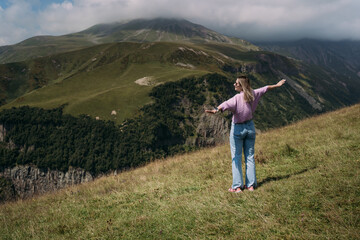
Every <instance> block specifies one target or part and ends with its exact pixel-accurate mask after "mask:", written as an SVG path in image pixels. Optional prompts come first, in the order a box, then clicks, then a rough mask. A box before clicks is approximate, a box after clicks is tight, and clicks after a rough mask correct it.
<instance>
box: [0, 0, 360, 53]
mask: <svg viewBox="0 0 360 240" xmlns="http://www.w3.org/2000/svg"><path fill="white" fill-rule="evenodd" d="M155 17H171V18H184V19H187V20H189V21H191V22H194V23H197V24H200V25H203V26H205V27H207V28H210V29H212V30H215V31H217V32H220V33H223V34H226V35H230V36H236V37H239V38H243V39H246V40H249V41H268V40H296V39H301V38H315V39H329V40H343V39H352V40H360V0H0V46H2V45H9V44H15V43H18V42H20V41H22V40H25V39H27V38H29V37H32V36H37V35H55V36H57V35H63V34H67V33H73V32H78V31H81V30H84V29H86V28H88V27H90V26H93V25H95V24H98V23H108V22H116V21H122V20H131V19H135V18H155Z"/></svg>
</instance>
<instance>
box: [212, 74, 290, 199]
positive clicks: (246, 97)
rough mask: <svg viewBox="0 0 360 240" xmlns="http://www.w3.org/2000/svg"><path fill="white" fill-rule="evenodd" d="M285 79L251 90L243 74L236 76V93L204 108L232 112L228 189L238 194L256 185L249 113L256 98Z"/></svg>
mask: <svg viewBox="0 0 360 240" xmlns="http://www.w3.org/2000/svg"><path fill="white" fill-rule="evenodd" d="M285 82H286V80H285V79H282V80H280V81H279V82H278V83H277V84H275V85H269V86H265V87H262V88H258V89H255V90H253V89H252V88H251V86H250V81H249V79H248V78H247V77H246V76H240V77H238V78H237V79H236V82H235V84H234V87H235V91H237V92H239V94H236V95H235V96H234V97H232V98H230V99H229V100H227V101H225V102H223V103H222V104H220V105H219V106H218V107H217V108H215V109H213V110H206V111H205V112H207V113H217V112H218V111H221V112H223V111H226V110H229V111H231V112H232V113H233V117H232V124H231V131H230V150H231V158H232V175H233V184H232V186H231V188H230V189H229V192H235V193H239V192H242V189H244V188H246V189H248V190H250V191H254V188H255V187H256V174H255V159H254V146H255V126H254V122H253V120H252V118H253V114H254V112H255V109H256V107H257V104H258V103H259V100H260V98H261V96H262V95H264V93H266V92H267V91H268V90H271V89H274V88H277V87H280V86H282V85H283V84H284V83H285ZM243 149H244V154H245V166H246V167H245V173H246V175H245V186H244V184H243V174H242V169H241V158H242V151H243Z"/></svg>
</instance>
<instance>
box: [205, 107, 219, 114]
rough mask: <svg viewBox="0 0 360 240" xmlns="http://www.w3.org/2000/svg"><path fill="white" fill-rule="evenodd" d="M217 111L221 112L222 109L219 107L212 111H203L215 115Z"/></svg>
mask: <svg viewBox="0 0 360 240" xmlns="http://www.w3.org/2000/svg"><path fill="white" fill-rule="evenodd" d="M218 111H221V112H222V108H221V107H220V106H219V107H217V108H215V109H212V110H205V112H207V113H217V112H218Z"/></svg>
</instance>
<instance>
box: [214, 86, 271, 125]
mask: <svg viewBox="0 0 360 240" xmlns="http://www.w3.org/2000/svg"><path fill="white" fill-rule="evenodd" d="M267 90H268V86H265V87H262V88H258V89H255V90H254V101H252V102H248V103H247V102H245V100H244V92H240V93H239V94H236V95H235V96H234V97H232V98H230V99H229V100H227V101H225V102H223V103H222V104H220V105H219V108H221V109H222V110H223V111H225V110H229V111H231V112H232V113H233V117H232V122H233V123H242V122H245V121H248V120H250V119H252V118H253V113H254V112H255V109H256V107H257V105H258V103H259V100H260V97H261V96H262V95H264V93H266V92H267Z"/></svg>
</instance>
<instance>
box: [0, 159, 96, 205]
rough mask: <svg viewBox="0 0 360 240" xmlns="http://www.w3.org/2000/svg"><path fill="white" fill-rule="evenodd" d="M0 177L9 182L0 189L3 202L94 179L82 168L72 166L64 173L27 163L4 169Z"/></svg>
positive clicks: (0, 198) (0, 199) (0, 197)
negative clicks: (42, 168)
mask: <svg viewBox="0 0 360 240" xmlns="http://www.w3.org/2000/svg"><path fill="white" fill-rule="evenodd" d="M0 179H3V182H7V184H3V185H4V186H2V189H0V190H1V191H0V193H1V194H0V202H1V201H7V200H15V199H18V198H20V199H24V198H28V197H32V196H34V195H38V194H43V193H45V192H49V191H54V190H58V189H60V188H64V187H67V186H71V185H74V184H79V183H84V182H89V181H92V180H93V177H92V175H91V174H90V173H88V172H86V171H84V170H83V169H80V168H78V169H75V168H70V169H69V171H67V172H66V173H64V172H61V171H54V170H46V171H43V170H41V169H39V168H37V167H35V166H30V165H25V166H16V167H13V168H6V169H4V170H2V171H1V172H0Z"/></svg>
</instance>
